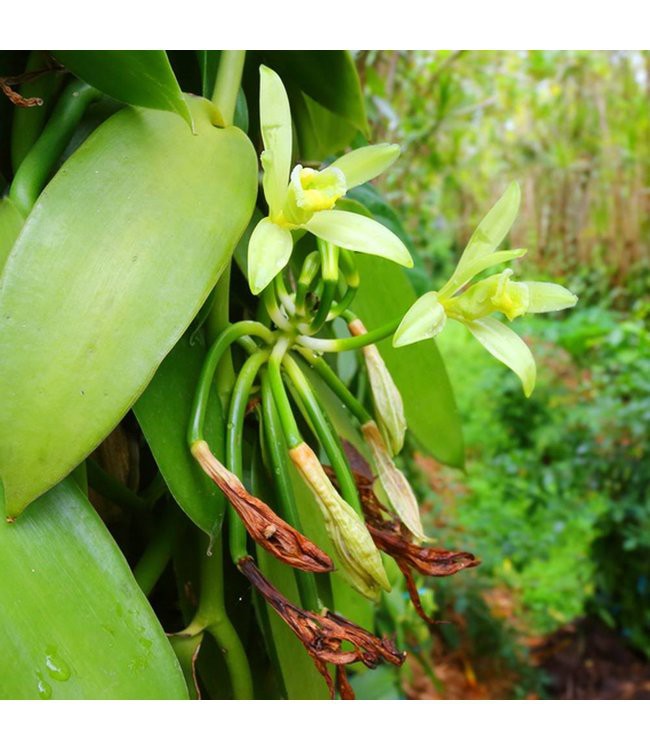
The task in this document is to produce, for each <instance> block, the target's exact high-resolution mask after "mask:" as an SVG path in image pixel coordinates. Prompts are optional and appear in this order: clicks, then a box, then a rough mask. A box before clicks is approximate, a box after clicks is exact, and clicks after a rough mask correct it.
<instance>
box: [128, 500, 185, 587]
mask: <svg viewBox="0 0 650 750" xmlns="http://www.w3.org/2000/svg"><path fill="white" fill-rule="evenodd" d="M179 527H180V524H179V513H178V511H177V510H176V508H175V507H174V506H173V505H169V507H168V508H166V509H165V512H164V514H163V516H162V518H161V521H160V526H159V527H158V528H157V529H156V530H155V532H154V535H153V537H152V539H151V541H150V542H149V544H148V545H147V547H146V549H145V551H144V552H143V553H142V557H141V558H140V559H139V560H138V562H137V564H136V566H135V568H134V569H133V577H134V578H135V580H136V581H137V582H138V585H139V586H140V588H141V589H142V591H143V592H144V594H145V596H149V594H150V593H151V591H152V590H153V587H154V586H155V585H156V583H158V579H159V578H160V576H161V575H162V574H163V573H164V571H165V568H166V567H167V565H168V563H169V561H170V559H171V556H172V552H173V551H174V542H175V541H176V537H177V535H178V530H179Z"/></svg>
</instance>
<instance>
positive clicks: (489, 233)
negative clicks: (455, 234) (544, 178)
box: [440, 182, 521, 293]
mask: <svg viewBox="0 0 650 750" xmlns="http://www.w3.org/2000/svg"><path fill="white" fill-rule="evenodd" d="M520 201H521V190H520V188H519V185H518V184H517V183H516V182H511V183H510V185H508V187H507V188H506V191H505V192H504V194H503V195H502V196H501V197H500V198H499V200H498V201H497V202H496V203H495V204H494V206H493V207H492V208H491V209H490V211H489V212H488V213H487V215H486V216H485V218H483V219H482V221H481V223H480V224H479V225H478V227H476V229H475V230H474V234H473V235H472V236H471V237H470V240H469V242H468V243H467V247H466V248H465V250H464V251H463V254H462V255H461V257H460V261H459V262H458V265H457V266H456V270H455V271H454V274H453V276H452V277H451V279H450V280H449V281H448V282H447V284H446V285H445V287H444V288H443V289H441V290H440V291H441V293H445V292H446V291H447V288H448V287H449V288H451V287H452V286H455V288H456V289H458V287H459V286H460V285H459V284H457V283H456V277H457V276H464V275H466V271H465V267H466V266H468V265H469V264H470V263H471V262H473V261H475V260H477V259H478V258H482V257H483V256H485V255H489V254H490V253H493V252H494V251H495V250H496V249H497V247H498V246H499V245H500V244H501V243H502V242H503V240H504V238H505V236H506V235H507V234H508V232H509V231H510V228H511V227H512V225H513V224H514V221H515V219H516V218H517V212H518V211H519V203H520Z"/></svg>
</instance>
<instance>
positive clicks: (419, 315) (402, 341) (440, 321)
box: [393, 292, 447, 346]
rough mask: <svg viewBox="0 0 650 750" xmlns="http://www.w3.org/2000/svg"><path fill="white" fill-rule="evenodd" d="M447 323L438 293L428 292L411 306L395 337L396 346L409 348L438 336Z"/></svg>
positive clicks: (394, 343)
mask: <svg viewBox="0 0 650 750" xmlns="http://www.w3.org/2000/svg"><path fill="white" fill-rule="evenodd" d="M446 322H447V316H446V314H445V308H444V307H443V306H442V305H441V304H440V302H438V294H437V293H436V292H427V294H424V295H423V296H422V297H420V299H419V300H417V302H415V304H414V305H412V306H411V308H410V309H409V311H408V312H407V313H406V315H405V316H404V317H403V318H402V322H401V323H400V324H399V328H398V329H397V331H396V332H395V336H394V337H393V345H394V346H407V345H408V344H415V343H417V342H418V341H424V339H432V338H434V337H435V336H437V335H438V334H439V333H440V331H442V329H443V328H444V325H445V323H446Z"/></svg>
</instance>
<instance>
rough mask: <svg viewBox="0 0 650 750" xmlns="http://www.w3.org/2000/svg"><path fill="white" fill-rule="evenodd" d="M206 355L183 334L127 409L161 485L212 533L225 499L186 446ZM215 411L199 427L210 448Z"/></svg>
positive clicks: (216, 432)
mask: <svg viewBox="0 0 650 750" xmlns="http://www.w3.org/2000/svg"><path fill="white" fill-rule="evenodd" d="M205 355H206V347H205V345H204V344H203V342H199V341H196V342H195V343H193V344H190V334H189V333H186V334H185V335H184V336H183V337H182V338H181V340H180V341H179V342H178V343H177V344H176V346H175V347H174V348H173V349H172V350H171V352H169V354H168V355H167V356H166V357H165V359H164V360H163V361H162V363H161V365H160V367H159V368H158V370H157V371H156V374H155V375H154V377H153V380H152V381H151V382H150V383H149V385H148V386H147V388H146V390H145V391H144V393H143V394H142V395H141V396H140V398H139V399H138V400H137V401H136V403H135V404H134V406H133V411H134V412H135V416H136V417H137V419H138V422H139V424H140V427H141V428H142V431H143V432H144V436H145V438H146V439H147V443H148V444H149V448H151V452H152V453H153V456H154V458H155V460H156V463H157V464H158V467H159V469H160V472H161V474H162V475H163V478H164V480H165V482H166V483H167V486H168V487H169V489H170V490H171V493H172V495H173V496H174V498H175V500H176V502H177V503H178V504H179V505H180V507H181V508H182V509H183V510H184V511H185V513H186V514H187V515H188V516H189V518H190V519H191V520H192V521H193V522H194V523H195V524H196V525H197V526H198V527H199V528H200V529H202V530H203V531H205V532H206V534H209V535H213V534H216V533H218V531H219V529H220V528H221V522H222V520H223V515H224V511H225V498H224V496H223V495H222V494H221V492H220V491H219V490H218V488H217V487H216V485H215V484H214V482H212V481H211V480H210V479H208V477H207V476H206V475H205V473H204V472H203V471H202V470H201V469H200V468H199V466H198V464H197V463H196V461H195V460H194V458H193V457H192V455H191V453H190V452H189V449H188V447H187V441H186V432H187V425H188V423H189V420H190V412H191V410H192V399H193V397H194V391H195V389H196V385H197V383H198V380H199V375H200V374H201V367H202V366H203V360H204V358H205ZM220 422H221V420H220V415H218V414H217V412H216V410H215V409H213V408H211V409H210V410H209V412H208V416H207V419H206V426H205V432H206V436H207V439H208V441H209V442H210V445H211V446H212V447H213V450H217V454H218V455H221V453H220V451H219V450H218V448H217V446H219V445H220V444H221V443H222V442H223V428H222V426H221V428H220V424H219V423H220Z"/></svg>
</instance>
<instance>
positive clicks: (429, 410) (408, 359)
mask: <svg viewBox="0 0 650 750" xmlns="http://www.w3.org/2000/svg"><path fill="white" fill-rule="evenodd" d="M356 261H357V266H358V269H359V274H360V276H361V279H362V282H361V285H360V287H359V291H358V293H357V296H356V298H355V300H354V312H355V313H356V314H357V315H358V316H359V318H360V319H361V320H362V321H363V322H364V325H365V326H366V328H367V329H368V330H372V329H373V328H376V327H377V326H379V325H382V324H383V323H387V322H388V321H389V320H393V319H394V318H397V317H399V316H403V315H404V313H405V312H406V311H407V310H408V308H409V306H410V305H412V304H413V302H414V301H415V293H414V292H413V288H412V287H411V285H410V283H409V281H408V279H407V278H406V274H405V273H404V272H403V271H402V270H401V269H400V268H397V267H396V266H394V265H393V264H392V263H389V262H387V261H384V260H378V259H376V258H367V257H364V256H359V257H358V258H357V259H356ZM378 347H379V351H380V352H381V356H382V357H383V359H384V362H385V363H386V366H387V367H388V369H389V370H390V372H391V374H392V376H393V379H394V380H395V385H396V386H397V387H398V388H399V391H400V393H401V394H402V399H403V400H404V411H405V414H406V422H407V424H408V426H409V430H410V432H411V434H412V435H414V436H415V437H416V438H417V440H418V441H419V442H420V444H421V445H422V447H423V448H424V449H425V450H426V451H427V452H429V453H431V454H432V455H433V456H435V458H437V459H438V460H439V461H442V462H443V463H447V464H450V465H452V466H462V465H463V463H464V455H463V436H462V431H461V424H460V417H459V414H458V409H457V408H456V403H455V400H454V395H453V391H452V388H451V384H450V382H449V378H448V376H447V372H446V370H445V366H444V363H443V361H442V359H441V357H440V354H439V353H438V349H437V347H436V345H435V343H434V342H433V341H422V342H420V343H418V344H414V345H413V346H409V347H405V348H403V349H402V348H401V349H395V348H394V347H393V344H392V342H391V341H390V340H388V341H382V342H381V343H379V344H378Z"/></svg>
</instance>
